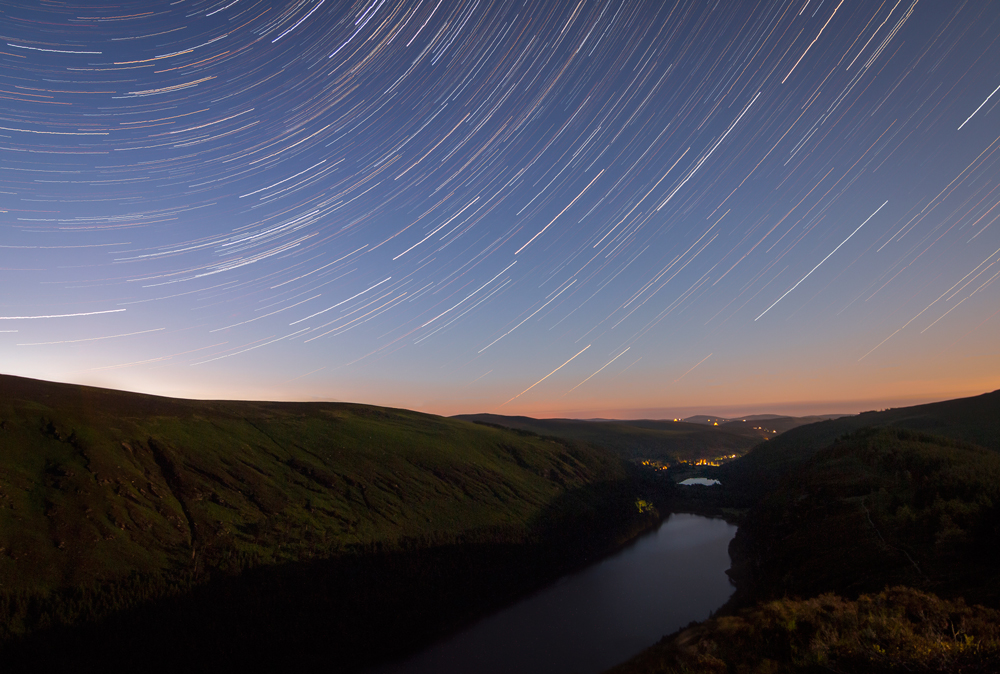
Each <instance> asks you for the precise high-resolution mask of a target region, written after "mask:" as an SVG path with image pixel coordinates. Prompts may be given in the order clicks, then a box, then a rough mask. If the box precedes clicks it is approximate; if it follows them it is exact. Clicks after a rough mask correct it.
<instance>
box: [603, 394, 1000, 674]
mask: <svg viewBox="0 0 1000 674" xmlns="http://www.w3.org/2000/svg"><path fill="white" fill-rule="evenodd" d="M708 472H709V473H710V474H712V475H713V476H715V477H718V478H719V479H721V480H722V481H723V484H724V485H725V487H724V488H712V489H709V490H699V492H698V493H699V496H698V498H688V499H686V500H687V501H688V507H693V509H696V510H697V509H701V510H703V511H711V510H715V511H720V510H727V511H729V512H742V513H743V515H742V516H741V517H740V528H739V530H738V532H737V535H736V537H735V538H734V540H733V542H732V543H731V545H730V555H731V557H732V560H733V567H732V569H731V570H730V576H731V577H732V578H733V580H734V583H735V585H736V588H737V589H736V593H735V594H734V595H733V597H732V598H731V599H730V601H729V602H728V603H727V604H726V605H725V606H724V607H722V608H721V609H720V610H719V611H717V612H716V613H715V614H714V615H713V617H712V618H710V619H709V620H706V621H704V622H702V623H692V624H691V625H689V626H688V627H687V628H685V629H682V630H679V631H678V632H676V633H674V634H672V635H668V636H665V637H664V638H663V639H662V640H661V641H660V642H659V643H658V644H656V645H655V646H653V647H651V648H649V649H647V650H646V651H644V652H643V653H641V654H639V655H638V656H636V657H635V658H633V659H631V660H630V661H628V662H626V663H623V664H621V665H619V666H617V667H615V668H613V669H612V670H609V672H611V673H613V674H640V673H642V674H645V673H647V672H720V673H721V672H743V671H747V672H751V671H767V672H812V671H837V672H871V671H898V672H996V671H1000V627H998V625H1000V613H998V611H997V609H998V608H1000V391H995V392H993V393H988V394H984V395H980V396H975V397H972V398H965V399H958V400H950V401H944V402H941V403H932V404H928V405H920V406H915V407H910V408H899V409H892V410H886V411H883V412H872V413H866V414H863V415H858V416H857V417H850V418H844V419H838V420H834V421H824V422H821V423H817V424H813V425H811V426H804V427H800V428H797V429H794V430H791V431H789V432H788V433H786V434H784V435H782V436H779V437H778V438H777V439H775V440H774V441H772V442H769V443H764V444H762V445H759V446H758V447H757V448H755V449H754V450H753V451H751V452H750V453H748V454H747V455H745V456H744V457H742V458H741V459H738V460H736V461H734V462H732V463H729V464H727V465H725V466H722V467H719V468H714V469H709V471H708Z"/></svg>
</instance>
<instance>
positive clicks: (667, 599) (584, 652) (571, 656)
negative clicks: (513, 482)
mask: <svg viewBox="0 0 1000 674" xmlns="http://www.w3.org/2000/svg"><path fill="white" fill-rule="evenodd" d="M735 534H736V527H735V526H734V525H731V524H727V523H726V522H724V521H723V520H717V519H709V518H706V517H700V516H698V515H671V516H670V517H669V518H668V519H667V520H666V522H664V524H662V525H661V526H660V528H659V529H658V530H656V531H655V532H651V533H649V534H646V535H645V536H643V537H642V538H640V539H639V540H637V541H636V542H635V544H634V545H631V546H629V547H628V548H626V549H624V550H622V551H620V552H619V553H617V554H616V555H614V556H613V557H609V558H608V559H605V560H603V561H601V562H598V563H597V564H595V565H593V566H591V567H588V568H586V569H584V570H582V571H580V572H578V573H575V574H573V575H570V576H566V577H564V578H562V579H561V580H559V581H557V582H556V583H555V584H554V585H551V586H549V587H548V588H545V589H543V590H541V591H539V592H537V593H536V594H534V595H532V596H530V597H528V598H526V599H524V600H522V601H521V602H519V603H517V604H515V605H513V606H511V607H510V608H507V609H505V610H503V611H500V612H498V613H496V614H494V615H491V616H489V617H487V618H484V619H483V620H480V621H479V622H477V623H476V624H474V625H472V626H471V627H469V628H468V629H466V630H465V631H463V632H461V633H459V634H456V635H455V636H453V637H451V638H450V639H447V640H445V641H442V642H440V643H438V644H436V645H434V646H431V647H430V648H428V649H427V650H425V651H423V652H421V653H418V654H416V655H415V656H413V657H412V658H410V659H408V660H405V661H401V662H397V663H394V664H391V665H387V666H385V667H381V668H378V669H375V670H371V673H370V674H449V673H455V674H457V673H459V672H462V673H466V672H477V673H478V674H509V673H511V672H517V673H519V674H534V673H536V672H537V673H538V674H541V673H542V672H544V673H545V674H587V673H596V672H601V671H604V670H605V669H607V668H609V667H612V666H613V665H616V664H618V663H619V662H623V661H624V660H627V659H628V658H629V657H631V656H632V655H635V654H636V653H638V652H639V651H641V650H642V649H644V648H646V647H647V646H651V645H652V644H653V643H655V642H656V641H658V640H659V639H660V637H662V636H663V635H665V634H668V633H670V632H673V631H675V630H676V629H678V628H680V627H683V626H684V625H687V624H688V623H689V622H691V621H692V620H703V619H705V618H707V617H708V615H709V613H710V612H711V611H713V610H715V609H717V608H718V607H719V606H721V605H722V604H723V603H725V601H726V600H727V599H728V598H729V595H730V594H732V592H733V588H732V586H731V585H730V583H729V578H728V577H727V576H726V574H725V571H726V569H728V568H729V552H728V548H729V541H730V540H732V538H733V536H734V535H735Z"/></svg>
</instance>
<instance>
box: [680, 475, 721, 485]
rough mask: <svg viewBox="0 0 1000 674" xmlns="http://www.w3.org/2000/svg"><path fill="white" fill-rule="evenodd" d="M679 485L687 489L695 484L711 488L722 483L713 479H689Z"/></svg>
mask: <svg viewBox="0 0 1000 674" xmlns="http://www.w3.org/2000/svg"><path fill="white" fill-rule="evenodd" d="M678 484H682V485H684V486H685V487H688V486H690V485H693V484H694V485H701V486H703V487H711V486H712V485H713V484H722V483H721V482H719V481H718V480H716V479H714V478H711V477H689V478H688V479H686V480H684V481H683V482H680V483H678Z"/></svg>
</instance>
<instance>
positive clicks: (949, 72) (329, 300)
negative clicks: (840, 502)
mask: <svg viewBox="0 0 1000 674" xmlns="http://www.w3.org/2000/svg"><path fill="white" fill-rule="evenodd" d="M87 5H89V6H87ZM0 59H2V67H0V100H2V104H0V284H2V285H0V287H2V289H3V290H2V294H0V315H2V319H3V320H0V370H2V371H3V372H4V373H8V374H17V375H22V376H29V377H36V378H41V379H49V380H57V381H67V382H77V383H86V384H93V385H100V386H108V387H113V388H122V389H128V390H135V391H143V392H149V393H157V394H162V395H173V396H184V397H199V398H219V397H224V398H256V399H277V400H289V399H295V400H314V399H320V400H350V401H357V402H367V403H374V404H381V405H391V406H399V407H407V408H411V409H419V410H425V411H430V412H435V413H441V414H455V413H462V412H485V411H488V412H496V413H501V414H520V413H525V414H533V415H571V416H626V417H627V416H660V417H662V416H668V417H669V416H671V415H676V414H680V413H684V412H686V411H694V410H698V411H705V412H712V413H717V414H721V413H727V412H728V413H740V412H748V411H750V410H753V411H759V412H772V411H785V412H791V413H805V412H820V411H824V412H856V411H859V410H862V409H872V408H877V407H883V406H889V405H895V404H907V403H913V402H919V401H925V400H932V399H942V398H947V397H957V396H961V395H970V394H975V393H981V392H984V391H987V390H993V389H996V388H998V387H1000V315H998V314H1000V281H998V280H997V279H998V275H1000V223H998V222H997V220H998V219H1000V163H998V162H1000V109H998V106H1000V2H988V1H986V0H979V1H971V0H970V1H967V2H962V1H958V0H886V1H885V2H882V3H880V2H878V0H875V1H871V0H863V1H861V0H794V1H790V2H788V1H780V2H772V1H768V0H759V1H757V2H736V1H735V0H734V1H719V2H714V3H713V2H705V1H704V0H685V1H681V2H670V1H669V0H668V1H663V2H659V1H657V2H650V1H647V2H628V1H626V2H618V1H616V2H604V1H602V0H570V1H567V2H554V1H548V2H530V3H529V2H502V1H498V0H468V1H466V0H459V1H452V0H421V1H418V0H414V1H407V2H403V1H398V0H396V1H394V0H364V1H363V2H354V3H348V2H338V1H336V0H318V1H316V0H298V1H295V2H284V3H283V2H264V1H258V0H220V1H206V2H199V1H190V0H178V1H175V2H148V1H145V0H143V1H142V2H138V1H136V2H118V3H111V2H108V3H103V4H102V3H78V2H55V1H37V2H12V1H4V2H0Z"/></svg>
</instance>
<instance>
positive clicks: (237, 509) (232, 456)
mask: <svg viewBox="0 0 1000 674" xmlns="http://www.w3.org/2000/svg"><path fill="white" fill-rule="evenodd" d="M630 479H631V478H630V477H629V475H628V474H627V469H626V467H625V465H624V464H623V463H622V462H621V461H620V460H619V459H617V458H615V457H614V456H612V455H609V454H608V453H606V452H603V451H600V450H597V449H593V448H590V447H588V446H585V445H581V444H575V443H571V442H567V441H560V440H556V439H552V438H542V437H539V436H536V435H533V434H525V433H518V432H515V431H512V430H507V429H501V428H493V427H486V426H482V425H477V424H472V423H469V422H465V421H460V420H455V419H446V418H441V417H435V416H432V415H426V414H419V413H416V412H410V411H406V410H397V409H387V408H379V407H371V406H364V405H354V404H337V403H310V404H304V403H303V404H299V403H255V402H225V401H212V402H205V401H188V400H174V399H167V398H158V397H154V396H143V395H138V394H129V393H124V392H120V391H109V390H103V389H96V388H89V387H81V386H70V385H61V384H51V383H46V382H38V381H33V380H27V379H21V378H16V377H6V376H2V377H0V642H2V641H3V640H4V639H8V638H10V637H12V636H14V635H17V634H26V633H31V632H35V631H37V630H39V629H42V628H45V627H47V626H51V625H56V624H75V623H78V622H81V621H88V620H91V621H92V620H96V619H99V618H101V617H102V616H107V615H112V614H114V613H116V612H120V611H122V610H125V609H128V608H129V607H133V606H138V605H142V604H144V603H148V602H150V601H153V600H156V599H157V598H158V597H168V596H171V595H177V594H185V593H188V592H190V591H191V589H192V588H194V587H196V586H198V585H200V584H204V583H205V582H208V581H209V580H210V579H212V578H223V577H226V576H232V575H233V574H238V573H241V572H244V571H246V570H248V569H254V568H278V567H281V566H283V565H288V564H301V563H305V562H310V561H311V560H315V561H321V560H335V559H341V558H346V557H359V556H360V557H364V556H365V555H369V556H370V555H371V554H374V553H388V552H389V551H400V552H406V551H412V550H419V549H432V548H440V547H442V546H443V547H444V548H447V546H453V545H456V544H461V543H462V542H463V541H476V542H478V543H481V544H485V545H487V547H488V546H490V545H494V544H495V545H498V546H500V547H501V548H502V547H503V546H505V545H521V546H523V545H525V544H534V543H538V542H539V541H543V540H547V539H548V538H552V537H553V536H554V537H556V538H558V535H559V532H565V531H569V530H570V529H573V528H574V527H576V528H577V529H581V527H582V529H581V530H584V529H586V526H587V523H588V522H590V523H593V522H596V521H603V522H605V523H607V524H608V526H612V528H614V527H615V526H617V525H618V524H621V525H622V526H621V528H620V531H619V534H620V535H622V536H626V535H631V534H629V533H627V532H631V533H632V534H634V533H635V530H634V527H635V526H637V522H638V520H639V519H642V520H643V521H647V520H649V518H650V515H649V514H648V513H647V514H646V515H641V514H640V513H638V512H636V513H634V514H630V513H629V512H627V509H626V510H614V507H615V506H614V504H615V503H617V502H618V501H621V502H623V503H625V502H627V503H628V504H632V503H633V502H634V500H635V498H636V496H637V494H636V493H634V492H629V489H631V487H628V486H627V485H630V484H632V483H631V481H630ZM602 485H609V487H608V488H604V487H602ZM623 489H624V491H622V490H623ZM619 492H621V493H619ZM616 499H617V500H616ZM619 505H620V504H619ZM630 507H632V509H633V510H634V506H630ZM613 520H617V523H613V522H612V521H613ZM633 520H635V521H633ZM647 525H648V522H647ZM553 532H554V533H553ZM621 532H626V533H621ZM550 534H551V535H550ZM616 535H618V534H616ZM547 537H548V538H547ZM598 538H600V537H598ZM601 541H602V544H604V543H605V541H604V539H601ZM619 542H620V541H619ZM490 549H492V548H490ZM498 549H499V548H498ZM483 554H486V553H483ZM360 557H359V558H360ZM487 557H488V555H487ZM487 557H484V559H486V558H487ZM421 559H423V558H421ZM413 563H414V564H416V562H413ZM421 563H423V562H421ZM484 563H486V562H484ZM553 568H556V567H555V566H553ZM501 571H502V569H501ZM548 572H549V570H548V569H545V570H543V569H539V570H538V572H537V573H536V574H535V576H531V574H526V576H525V577H526V578H527V577H529V576H530V577H532V578H536V577H537V579H541V578H544V577H545V576H546V573H548ZM528 585H530V583H528V584H527V585H526V586H525V587H520V586H518V585H517V584H516V583H514V584H512V585H511V587H512V588H515V589H516V591H524V590H525V589H527V586H528ZM515 586H516V587H515ZM512 591H513V590H512ZM494 600H496V597H494ZM473 612H474V611H473Z"/></svg>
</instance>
